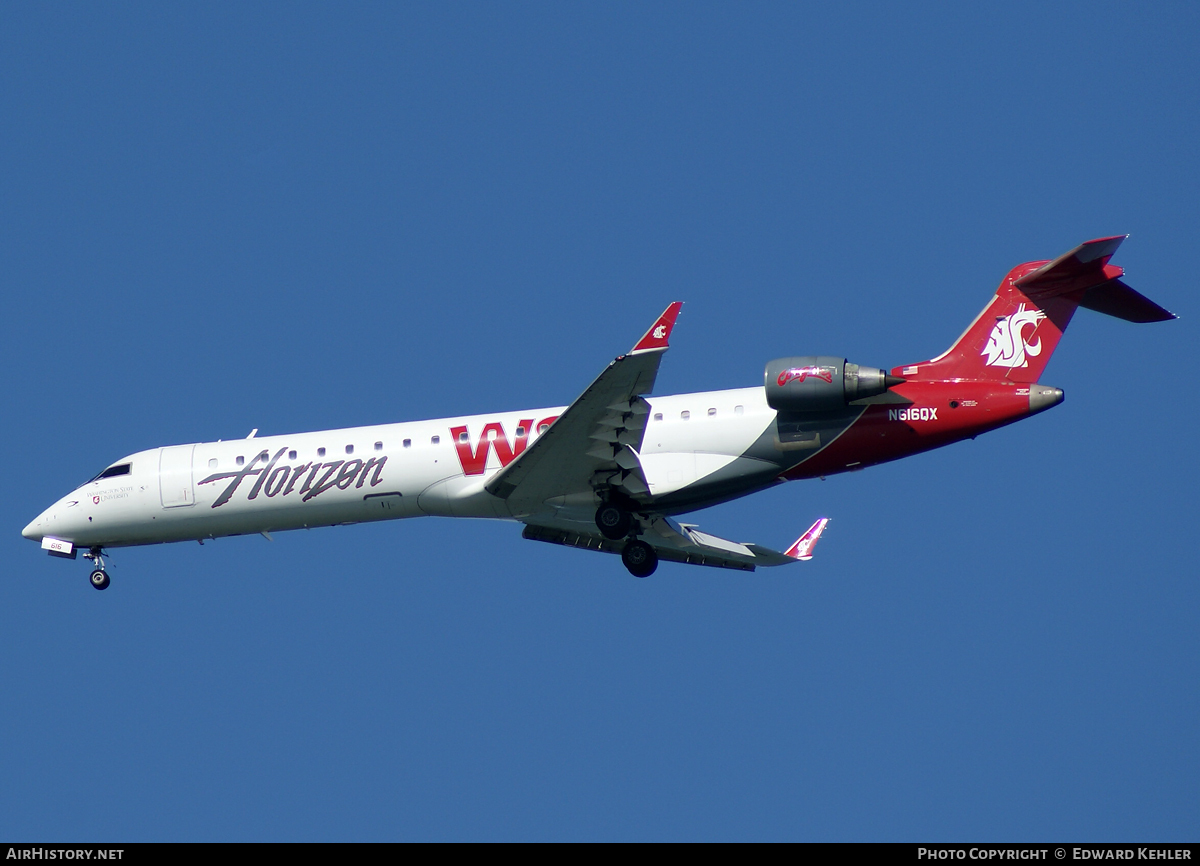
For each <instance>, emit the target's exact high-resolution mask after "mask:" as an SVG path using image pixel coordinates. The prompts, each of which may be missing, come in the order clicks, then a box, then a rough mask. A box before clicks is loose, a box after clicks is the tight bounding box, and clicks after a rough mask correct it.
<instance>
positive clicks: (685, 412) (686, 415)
mask: <svg viewBox="0 0 1200 866" xmlns="http://www.w3.org/2000/svg"><path fill="white" fill-rule="evenodd" d="M679 417H680V418H682V419H683V420H684V421H686V420H687V419H688V418H691V417H692V413H691V412H689V411H688V410H687V409H684V410H683V411H682V412H680V413H679Z"/></svg>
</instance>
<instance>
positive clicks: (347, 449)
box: [346, 445, 354, 454]
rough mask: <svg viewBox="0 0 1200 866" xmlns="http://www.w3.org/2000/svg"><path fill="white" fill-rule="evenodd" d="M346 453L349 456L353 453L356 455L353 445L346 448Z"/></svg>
mask: <svg viewBox="0 0 1200 866" xmlns="http://www.w3.org/2000/svg"><path fill="white" fill-rule="evenodd" d="M346 453H347V454H353V453H354V446H353V445H347V446H346Z"/></svg>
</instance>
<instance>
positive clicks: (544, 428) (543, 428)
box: [538, 424, 550, 433]
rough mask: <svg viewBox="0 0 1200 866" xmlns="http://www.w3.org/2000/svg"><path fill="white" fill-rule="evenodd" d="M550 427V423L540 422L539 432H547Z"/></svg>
mask: <svg viewBox="0 0 1200 866" xmlns="http://www.w3.org/2000/svg"><path fill="white" fill-rule="evenodd" d="M549 429H550V425H549V424H539V425H538V432H539V433H545V432H546V431H547V430H549Z"/></svg>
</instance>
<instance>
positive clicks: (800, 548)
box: [783, 517, 829, 561]
mask: <svg viewBox="0 0 1200 866" xmlns="http://www.w3.org/2000/svg"><path fill="white" fill-rule="evenodd" d="M827 523H829V518H828V517H822V518H821V519H820V520H818V521H817V522H816V523H814V524H813V525H812V526H810V527H809V528H808V532H806V533H804V534H803V535H801V536H800V537H799V538H797V539H796V543H795V544H793V545H792V546H791V547H789V548H788V549H787V550H785V551H784V552H783V555H784V556H790V557H791V558H792V559H800V560H804V561H808V560H810V559H812V549H813V548H814V547H816V546H817V542H818V541H819V540H820V538H821V533H822V532H824V531H825V525H826V524H827Z"/></svg>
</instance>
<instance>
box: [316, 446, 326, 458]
mask: <svg viewBox="0 0 1200 866" xmlns="http://www.w3.org/2000/svg"><path fill="white" fill-rule="evenodd" d="M317 456H318V457H324V456H325V449H324V448H318V449H317Z"/></svg>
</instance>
